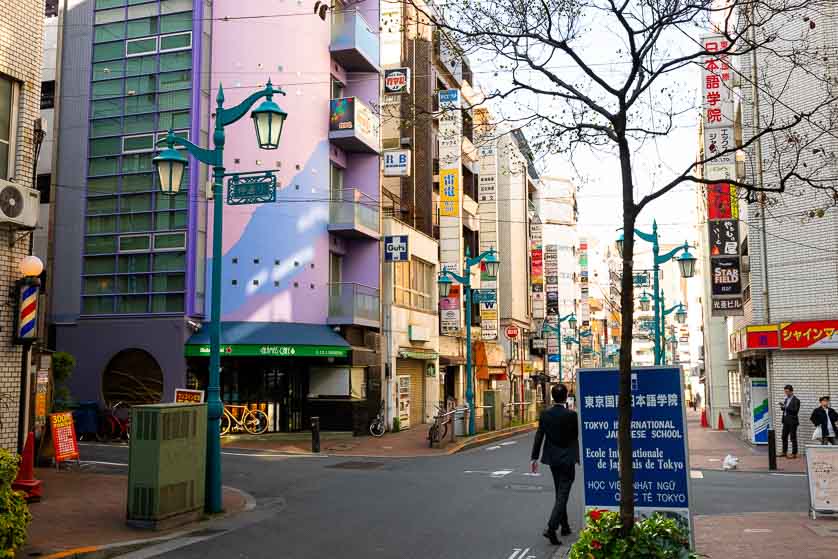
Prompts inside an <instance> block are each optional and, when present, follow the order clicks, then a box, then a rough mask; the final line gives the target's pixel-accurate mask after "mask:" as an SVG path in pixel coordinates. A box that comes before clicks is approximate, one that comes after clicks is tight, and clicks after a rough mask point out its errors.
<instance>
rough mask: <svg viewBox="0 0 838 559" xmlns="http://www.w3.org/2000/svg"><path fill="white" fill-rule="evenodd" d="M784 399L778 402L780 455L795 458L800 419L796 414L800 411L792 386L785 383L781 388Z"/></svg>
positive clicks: (798, 401)
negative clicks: (781, 418)
mask: <svg viewBox="0 0 838 559" xmlns="http://www.w3.org/2000/svg"><path fill="white" fill-rule="evenodd" d="M783 392H785V393H786V399H785V400H783V401H782V402H780V408H782V410H783V452H782V453H781V454H780V456H783V457H785V458H797V427H798V425H800V420H799V419H798V418H797V414H798V413H800V400H799V399H798V397H797V396H795V395H794V387H793V386H792V385H790V384H787V385H786V386H785V388H784V389H783ZM789 438H791V456H789Z"/></svg>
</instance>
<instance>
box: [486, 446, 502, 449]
mask: <svg viewBox="0 0 838 559" xmlns="http://www.w3.org/2000/svg"><path fill="white" fill-rule="evenodd" d="M499 448H500V445H495V446H490V447H488V448H486V450H497V449H499Z"/></svg>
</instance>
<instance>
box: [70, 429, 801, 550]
mask: <svg viewBox="0 0 838 559" xmlns="http://www.w3.org/2000/svg"><path fill="white" fill-rule="evenodd" d="M532 437H533V435H532V434H529V435H524V436H520V437H517V438H513V439H509V440H507V441H505V442H504V443H503V444H501V445H495V446H489V447H482V448H477V449H474V450H471V451H468V452H464V453H460V454H456V455H453V456H448V457H433V458H417V459H362V458H346V457H294V458H291V457H285V456H281V455H277V454H274V453H270V452H252V451H225V455H224V458H223V459H224V462H223V473H224V480H225V481H224V483H225V484H226V485H230V486H233V487H237V488H239V489H242V490H244V491H246V492H248V493H250V494H251V495H253V496H254V497H255V498H256V503H257V508H256V511H254V512H253V513H246V514H244V515H242V518H240V519H239V520H238V522H237V523H236V524H235V526H234V527H230V526H228V527H227V531H225V532H224V533H223V534H220V535H215V536H214V537H209V536H208V537H207V539H204V540H202V541H195V542H194V543H191V544H190V545H186V544H187V543H189V542H181V545H183V547H180V548H178V549H176V550H172V551H169V552H168V553H164V554H162V555H160V552H161V551H163V550H162V549H158V550H148V551H147V552H144V553H142V554H134V555H132V557H138V558H139V557H151V556H163V557H170V558H183V559H193V558H194V559H208V558H216V557H217V558H224V559H229V558H231V557H233V558H260V557H281V558H284V557H288V558H294V559H315V558H317V559H322V558H328V557H346V558H352V559H354V558H365V559H366V558H382V559H383V558H388V559H389V558H393V557H399V558H400V559H435V558H439V559H459V558H463V559H472V558H481V559H483V558H485V559H495V558H497V559H549V558H554V557H564V553H565V552H566V551H567V548H568V545H567V543H572V538H571V539H570V540H566V545H563V546H561V547H560V548H558V549H557V548H555V547H552V546H550V545H549V543H548V542H547V541H546V540H545V539H544V538H543V537H542V536H541V531H542V530H543V528H544V526H545V524H546V520H547V516H548V515H549V511H550V508H551V506H552V502H553V487H552V479H551V478H550V475H549V471H542V472H541V475H537V476H534V475H531V474H529V460H528V458H529V450H530V445H531V444H532ZM82 455H83V459H86V460H90V461H97V462H100V463H99V464H92V463H91V464H89V465H88V466H87V467H92V468H96V469H99V470H105V471H123V472H124V471H125V467H124V466H120V465H119V464H124V463H125V462H127V449H126V448H125V447H108V446H98V445H85V446H83V447H82ZM102 462H104V463H102ZM697 475H703V477H702V478H700V479H693V480H692V483H693V485H692V498H693V507H692V508H693V514H732V513H738V512H757V511H788V510H800V511H805V510H806V503H807V499H806V487H805V482H806V480H805V477H799V476H774V475H769V474H748V473H741V472H733V473H730V472H712V471H705V472H702V473H701V474H697ZM580 490H581V487H580V486H579V484H578V483H577V484H575V486H574V492H573V495H572V497H571V499H572V500H571V509H570V512H571V525H572V526H573V527H574V528H577V527H578V526H579V525H580V524H581V518H582V510H581V498H580ZM574 517H575V518H576V520H575V521H574V520H573V519H574Z"/></svg>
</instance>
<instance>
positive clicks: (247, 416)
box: [221, 405, 268, 435]
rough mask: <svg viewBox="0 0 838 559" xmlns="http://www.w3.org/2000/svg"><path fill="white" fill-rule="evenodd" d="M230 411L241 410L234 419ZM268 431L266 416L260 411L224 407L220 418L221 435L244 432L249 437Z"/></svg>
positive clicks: (233, 406)
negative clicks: (249, 435)
mask: <svg viewBox="0 0 838 559" xmlns="http://www.w3.org/2000/svg"><path fill="white" fill-rule="evenodd" d="M230 410H242V412H241V414H239V417H236V415H234V414H233V413H232V412H231V411H230ZM267 430H268V416H267V414H265V412H263V411H262V410H252V409H250V408H248V407H247V406H236V405H225V406H224V415H222V416H221V434H222V435H226V434H228V433H230V432H231V431H232V432H234V433H237V432H241V431H244V432H246V433H249V434H251V435H261V434H262V433H264V432H265V431H267Z"/></svg>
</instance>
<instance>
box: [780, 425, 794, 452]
mask: <svg viewBox="0 0 838 559" xmlns="http://www.w3.org/2000/svg"><path fill="white" fill-rule="evenodd" d="M789 439H791V453H792V454H797V423H791V422H787V421H784V422H783V454H788V452H789Z"/></svg>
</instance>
